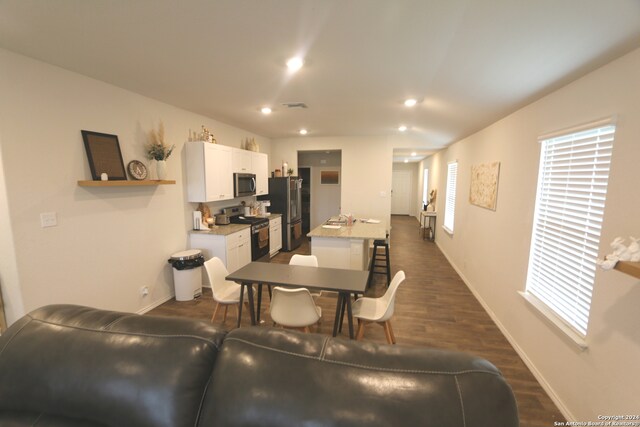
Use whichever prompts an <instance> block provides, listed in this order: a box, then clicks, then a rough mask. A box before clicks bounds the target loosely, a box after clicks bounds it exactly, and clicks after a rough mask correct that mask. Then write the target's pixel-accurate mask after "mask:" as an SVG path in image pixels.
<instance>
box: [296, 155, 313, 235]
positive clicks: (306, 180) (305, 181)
mask: <svg viewBox="0 0 640 427" xmlns="http://www.w3.org/2000/svg"><path fill="white" fill-rule="evenodd" d="M298 175H299V176H300V178H302V190H301V191H300V193H301V195H302V234H304V235H305V236H306V235H307V233H308V232H309V231H311V168H308V167H299V168H298Z"/></svg>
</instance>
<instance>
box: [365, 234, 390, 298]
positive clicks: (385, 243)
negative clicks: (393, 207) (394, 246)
mask: <svg viewBox="0 0 640 427" xmlns="http://www.w3.org/2000/svg"><path fill="white" fill-rule="evenodd" d="M378 248H382V249H383V250H384V253H381V254H379V253H378ZM376 268H378V269H384V270H383V271H380V270H378V271H376ZM374 274H385V275H386V276H387V287H388V286H389V283H391V263H390V262H389V233H387V236H386V238H385V239H384V240H374V241H373V253H372V254H371V263H370V264H369V277H368V278H367V288H368V287H370V286H371V282H372V281H373V275H374Z"/></svg>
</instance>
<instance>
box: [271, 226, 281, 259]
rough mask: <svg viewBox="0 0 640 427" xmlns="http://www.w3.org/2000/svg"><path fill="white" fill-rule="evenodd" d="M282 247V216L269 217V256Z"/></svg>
mask: <svg viewBox="0 0 640 427" xmlns="http://www.w3.org/2000/svg"><path fill="white" fill-rule="evenodd" d="M280 249H282V217H276V218H271V219H269V256H270V257H273V256H274V255H275V254H277V253H278V251H279V250H280Z"/></svg>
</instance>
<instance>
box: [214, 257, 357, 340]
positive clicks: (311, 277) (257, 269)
mask: <svg viewBox="0 0 640 427" xmlns="http://www.w3.org/2000/svg"><path fill="white" fill-rule="evenodd" d="M368 275H369V272H368V271H363V270H349V269H341V268H327V267H307V266H301V265H289V264H276V263H268V262H255V261H254V262H251V263H249V264H247V265H245V266H244V267H241V268H240V269H238V270H236V271H234V272H233V273H231V274H229V275H228V276H227V277H226V279H227V280H230V281H234V282H237V283H239V284H240V285H241V288H240V301H244V292H245V289H246V292H247V297H248V300H249V301H248V302H249V315H250V317H251V324H252V325H256V324H258V322H259V321H260V318H259V316H260V305H261V300H262V285H270V286H285V287H298V288H307V289H309V290H319V291H320V290H323V291H333V292H337V293H338V301H337V303H336V315H335V320H334V324H333V336H334V337H335V336H336V335H337V333H338V329H339V327H340V326H341V324H342V318H343V316H344V310H345V308H346V311H347V321H348V324H349V337H350V338H351V339H353V338H354V332H353V314H352V311H351V296H352V295H354V296H358V295H362V294H364V291H365V289H366V286H367V278H368ZM253 284H258V301H257V302H258V304H257V308H256V307H255V306H254V295H253ZM242 305H243V304H239V307H238V327H240V321H241V318H242ZM256 313H257V315H256Z"/></svg>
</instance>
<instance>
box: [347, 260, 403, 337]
mask: <svg viewBox="0 0 640 427" xmlns="http://www.w3.org/2000/svg"><path fill="white" fill-rule="evenodd" d="M404 279H405V275H404V271H398V272H397V273H396V275H395V276H393V279H392V280H391V284H390V285H389V287H388V288H387V291H386V292H385V293H384V295H383V296H381V297H380V298H368V297H362V298H358V299H357V300H356V301H355V302H354V303H353V307H352V310H353V317H355V318H356V319H358V332H357V333H356V340H360V339H362V337H363V336H364V327H365V325H366V324H368V323H378V324H380V325H382V326H383V327H384V333H385V335H386V337H387V342H388V343H389V344H395V343H396V337H395V336H394V335H393V329H392V328H391V321H390V319H391V316H393V310H394V302H395V299H396V291H397V290H398V286H400V283H402V281H403V280H404Z"/></svg>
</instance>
